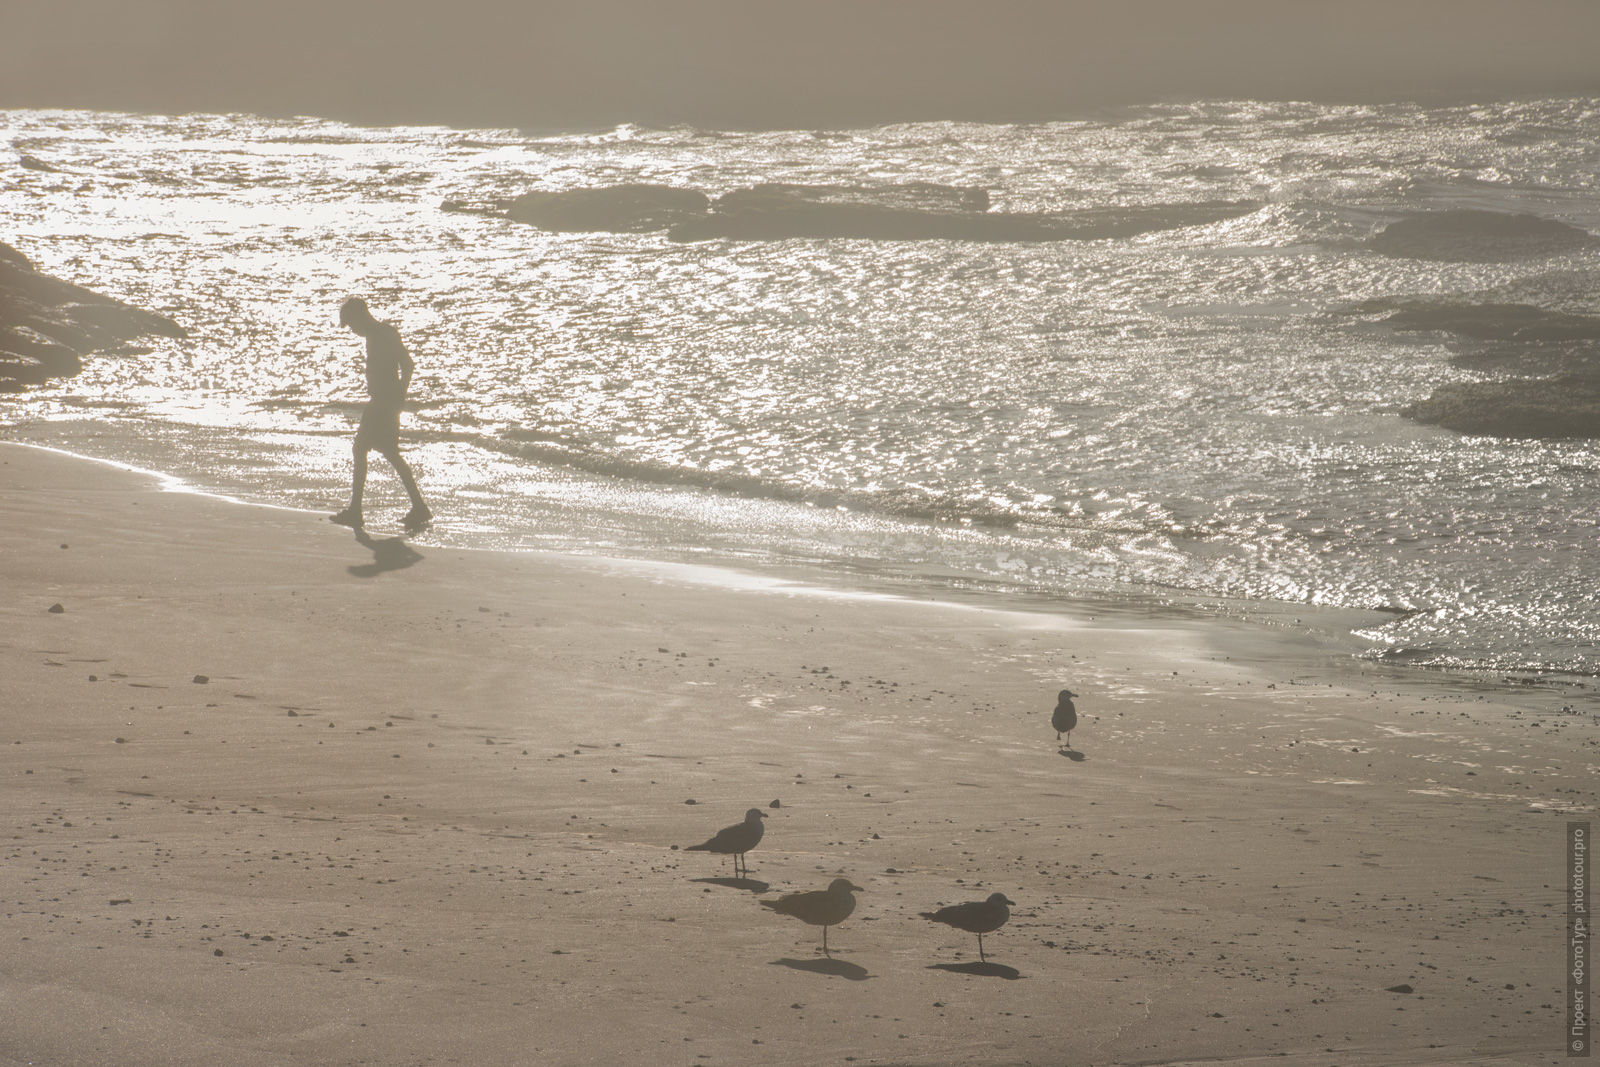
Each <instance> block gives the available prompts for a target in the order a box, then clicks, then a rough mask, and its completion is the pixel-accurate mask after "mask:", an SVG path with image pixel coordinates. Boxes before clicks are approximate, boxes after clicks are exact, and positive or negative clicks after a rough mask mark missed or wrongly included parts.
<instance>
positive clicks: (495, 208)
mask: <svg viewBox="0 0 1600 1067" xmlns="http://www.w3.org/2000/svg"><path fill="white" fill-rule="evenodd" d="M511 204H512V201H511V200H509V199H506V198H501V197H495V198H491V199H488V200H446V201H444V202H443V203H441V204H440V205H439V210H440V211H448V212H450V213H451V214H453V215H486V216H489V217H491V218H497V219H503V218H505V217H506V212H508V211H509V210H510V209H511Z"/></svg>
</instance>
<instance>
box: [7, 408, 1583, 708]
mask: <svg viewBox="0 0 1600 1067" xmlns="http://www.w3.org/2000/svg"><path fill="white" fill-rule="evenodd" d="M341 441H342V438H341ZM5 445H15V446H17V447H22V448H36V449H41V450H44V451H47V452H52V453H56V454H59V455H62V456H66V457H69V458H75V459H80V460H83V461H85V462H90V463H99V464H105V465H107V466H109V467H111V468H113V469H117V470H122V471H126V472H129V473H132V474H136V475H141V476H144V477H149V478H152V479H155V480H156V481H158V482H159V483H160V484H161V485H162V488H163V490H164V491H171V492H183V493H190V494H193V495H196V496H200V497H207V498H211V499H216V500H220V501H224V502H226V503H230V504H235V505H240V506H247V507H262V508H271V509H277V510H282V511H286V512H290V513H293V514H298V515H305V516H308V517H310V518H312V519H314V520H317V521H321V520H324V519H326V518H327V515H326V514H325V511H326V509H323V510H318V509H315V508H308V507H301V506H298V505H296V504H291V503H274V502H271V501H267V500H258V499H251V498H247V497H245V496H241V495H235V494H234V493H231V492H226V491H223V490H220V489H211V488H205V487H201V486H198V485H195V484H193V483H192V482H190V481H188V480H186V478H185V477H184V476H182V475H175V474H171V473H168V472H166V471H162V470H157V469H154V468H150V467H143V466H140V465H138V464H136V463H133V462H129V461H126V460H119V459H110V458H103V457H100V456H94V455H89V454H87V453H84V452H79V451H73V450H72V449H70V448H64V447H61V446H59V445H50V444H43V443H40V442H36V441H31V440H23V439H20V438H13V439H6V438H4V437H0V447H4V446H5ZM388 488H389V486H387V484H385V485H383V486H380V487H379V489H378V491H379V492H384V491H387V490H388ZM395 491H396V492H398V490H395ZM328 506H329V507H333V506H334V504H332V503H330V504H329V505H328ZM396 532H398V531H397V530H391V531H389V533H391V534H392V533H396ZM433 536H435V535H433V533H432V532H431V531H430V532H429V534H428V535H426V536H425V538H424V539H425V540H427V539H431V538H432V537H433ZM496 538H498V541H499V543H496ZM448 547H450V548H451V549H453V550H461V551H470V552H489V553H509V554H512V555H527V556H530V557H534V558H540V559H545V560H548V561H561V560H567V561H569V562H571V561H582V562H583V563H584V564H585V565H591V566H598V567H601V568H608V567H619V568H621V569H623V570H625V571H628V570H637V571H640V572H649V571H651V570H655V569H659V570H662V571H664V572H672V571H675V570H676V571H679V572H681V573H682V574H683V575H685V576H686V577H688V578H689V580H691V581H693V582H695V583H696V584H705V585H709V586H712V587H727V588H735V589H760V588H770V589H774V590H784V591H788V592H792V593H796V594H805V593H808V592H810V593H812V594H814V595H818V596H822V597H852V596H863V597H869V598H882V599H885V600H888V601H898V600H903V601H906V602H907V603H912V604H916V603H930V604H943V605H948V606H951V607H970V608H974V609H978V610H990V611H997V612H1002V613H1004V612H1016V613H1018V614H1019V615H1022V616H1025V617H1028V616H1044V617H1056V616H1066V617H1071V618H1075V619H1079V620H1085V621H1088V622H1094V621H1095V620H1097V619H1100V618H1102V617H1108V618H1112V619H1127V620H1133V621H1135V622H1138V621H1141V620H1142V621H1145V622H1153V623H1156V624H1161V625H1180V624H1182V625H1186V626H1193V627H1195V628H1196V631H1197V632H1199V633H1204V634H1210V635H1211V636H1212V638H1213V639H1215V638H1217V637H1218V636H1219V635H1228V638H1229V639H1228V640H1222V641H1218V642H1217V643H1216V644H1215V647H1216V650H1217V651H1218V653H1219V654H1221V655H1224V656H1231V655H1235V654H1239V655H1242V656H1243V661H1244V662H1253V663H1263V664H1272V665H1273V666H1274V669H1276V668H1277V665H1278V664H1279V663H1280V662H1281V661H1282V660H1283V659H1285V658H1286V657H1287V658H1290V659H1292V660H1294V661H1295V662H1297V663H1299V664H1300V668H1299V670H1298V671H1297V673H1298V674H1300V675H1303V676H1304V677H1306V678H1308V679H1312V680H1314V682H1315V683H1316V684H1328V683H1332V684H1335V685H1366V684H1377V685H1387V686H1398V687H1403V688H1413V687H1415V688H1420V689H1423V690H1426V689H1429V688H1432V687H1435V686H1442V687H1444V688H1447V689H1454V690H1456V691H1459V692H1465V693H1471V694H1474V695H1476V694H1479V693H1483V692H1489V693H1494V694H1496V695H1497V697H1498V698H1499V699H1502V700H1505V701H1507V702H1510V703H1516V704H1519V705H1521V706H1524V707H1525V708H1526V709H1527V710H1529V711H1531V712H1537V711H1539V710H1541V708H1543V707H1544V705H1548V704H1550V703H1552V702H1555V703H1557V704H1558V705H1559V704H1572V705H1574V706H1579V705H1581V706H1584V707H1587V708H1588V709H1589V710H1590V711H1591V712H1593V713H1600V677H1596V676H1591V675H1585V674H1580V673H1575V672H1572V671H1567V670H1557V669H1553V668H1550V669H1534V668H1525V669H1509V668H1507V669H1500V668H1490V667H1451V666H1436V665H1432V664H1413V663H1404V662H1396V661H1390V660H1387V659H1383V658H1369V657H1367V656H1363V655H1361V654H1360V652H1359V650H1360V649H1361V648H1362V647H1364V646H1365V642H1363V641H1362V640H1361V639H1359V638H1358V637H1357V636H1356V631H1357V629H1358V628H1359V625H1360V623H1361V622H1362V621H1363V620H1367V621H1369V622H1373V621H1377V620H1380V619H1383V618H1386V617H1388V613H1386V612H1382V611H1378V610H1375V609H1373V610H1366V609H1359V608H1344V607H1326V606H1315V605H1308V604H1300V603H1294V602H1290V601H1267V600H1247V599H1238V598H1226V597H1219V596H1215V595H1210V594H1206V593H1202V592H1199V591H1194V590H1167V591H1166V592H1165V593H1163V592H1162V591H1161V590H1159V589H1158V588H1156V587H1150V588H1147V589H1139V590H1131V591H1128V592H1125V593H1120V592H1105V591H1101V592H1088V591H1084V592H1081V593H1076V594H1071V593H1065V592H1058V591H1050V590H1043V589H1020V588H1005V587H1003V586H1002V585H1001V584H1000V583H998V582H996V581H994V580H992V579H987V578H978V577H976V576H974V577H973V578H971V579H968V580H961V581H954V580H946V581H942V582H941V581H939V580H937V579H935V578H932V577H928V576H922V577H919V576H914V575H912V576H907V575H903V574H899V573H896V572H894V571H893V570H892V569H885V570H880V571H876V572H865V571H862V572H856V573H844V572H841V571H839V570H838V569H836V568H830V567H828V566H826V565H825V564H822V563H817V562H805V561H796V560H788V561H785V560H781V559H777V558H771V559H766V560H755V561H748V560H745V561H741V560H737V559H733V558H726V559H720V560H700V559H695V558H692V554H690V553H686V552H684V551H679V552H676V553H674V552H671V551H664V552H660V553H657V554H654V555H643V554H641V555H626V554H621V555H612V554H608V553H607V552H606V551H604V550H597V551H592V552H580V551H575V550H573V549H571V548H546V547H541V546H538V545H529V544H527V543H522V544H513V543H512V539H511V537H510V536H509V535H495V537H491V539H490V540H489V541H488V542H477V543H475V542H474V541H472V540H471V539H470V537H469V538H468V539H462V538H461V536H460V535H455V536H452V537H450V538H449V545H448Z"/></svg>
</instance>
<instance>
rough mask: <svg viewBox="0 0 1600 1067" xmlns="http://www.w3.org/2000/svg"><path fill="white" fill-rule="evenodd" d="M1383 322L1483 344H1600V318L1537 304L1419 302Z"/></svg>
mask: <svg viewBox="0 0 1600 1067" xmlns="http://www.w3.org/2000/svg"><path fill="white" fill-rule="evenodd" d="M1383 322H1384V324H1385V325H1388V326H1391V327H1393V328H1394V329H1396V330H1408V331H1409V330H1414V331H1424V330H1438V331H1441V332H1445V333H1453V334H1456V335H1458V336H1461V337H1470V338H1472V339H1474V340H1479V341H1515V342H1519V343H1523V344H1560V343H1564V342H1568V341H1600V315H1578V314H1574V313H1572V312H1568V311H1551V310H1548V309H1546V308H1541V307H1536V306H1534V305H1533V304H1493V303H1491V304H1450V303H1420V302H1419V303H1413V304H1410V305H1405V306H1401V307H1400V308H1399V309H1398V310H1396V311H1395V312H1394V313H1393V314H1391V315H1389V316H1388V317H1387V318H1385V319H1384V320H1383Z"/></svg>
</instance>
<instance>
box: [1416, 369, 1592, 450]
mask: <svg viewBox="0 0 1600 1067" xmlns="http://www.w3.org/2000/svg"><path fill="white" fill-rule="evenodd" d="M1401 413H1402V414H1403V415H1405V416H1406V417H1407V418H1410V419H1415V420H1416V421H1418V422H1424V423H1428V424H1430V425H1434V426H1442V427H1444V428H1445V429H1447V430H1455V431H1456V432H1458V433H1466V434H1481V435H1484V436H1491V437H1523V438H1537V439H1547V440H1548V439H1556V438H1571V437H1600V378H1597V377H1592V376H1588V375H1571V376H1566V377H1559V378H1516V379H1511V380H1508V381H1498V382H1452V383H1449V384H1446V385H1441V386H1439V387H1438V388H1437V389H1435V390H1434V391H1433V395H1432V396H1430V397H1428V398H1427V399H1426V400H1420V401H1418V402H1417V403H1415V404H1411V405H1408V406H1407V407H1405V408H1403V409H1402V411H1401Z"/></svg>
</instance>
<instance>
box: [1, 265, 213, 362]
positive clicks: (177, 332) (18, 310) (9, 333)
mask: <svg viewBox="0 0 1600 1067" xmlns="http://www.w3.org/2000/svg"><path fill="white" fill-rule="evenodd" d="M151 334H155V335H159V336H163V337H184V336H186V334H185V331H184V329H183V327H181V326H179V325H178V324H177V323H175V322H173V321H172V320H171V319H169V318H166V317H165V316H163V315H157V314H155V313H154V312H150V311H143V310H141V309H139V308H136V307H131V306H129V305H127V304H124V303H122V302H121V301H120V300H113V299H111V298H110V297H108V296H101V295H100V294H99V293H95V292H91V291H90V290H88V289H84V288H83V287H81V286H77V285H73V284H71V283H70V282H64V281H61V280H60V279H59V278H52V277H50V276H49V275H47V274H40V273H39V272H38V271H37V270H35V269H34V267H33V264H31V263H29V262H28V259H27V257H26V256H24V255H23V254H22V253H21V252H18V251H17V250H16V249H15V248H12V247H11V246H10V245H6V244H0V391H3V392H16V391H17V390H19V389H21V388H22V387H23V386H24V385H32V384H38V383H40V382H44V381H47V380H49V379H50V378H55V377H65V376H69V375H73V374H76V373H78V372H79V371H80V370H82V369H83V358H82V357H83V356H85V355H87V354H88V353H90V352H96V351H101V350H104V349H108V348H114V347H116V346H118V345H121V344H122V343H123V342H125V341H128V340H131V339H132V338H135V337H144V336H149V335H151Z"/></svg>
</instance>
